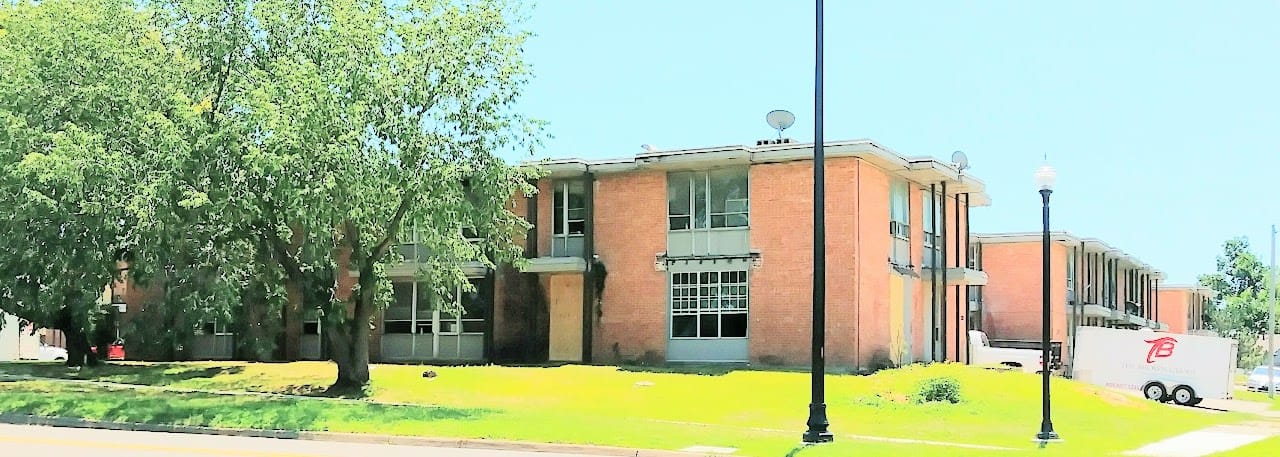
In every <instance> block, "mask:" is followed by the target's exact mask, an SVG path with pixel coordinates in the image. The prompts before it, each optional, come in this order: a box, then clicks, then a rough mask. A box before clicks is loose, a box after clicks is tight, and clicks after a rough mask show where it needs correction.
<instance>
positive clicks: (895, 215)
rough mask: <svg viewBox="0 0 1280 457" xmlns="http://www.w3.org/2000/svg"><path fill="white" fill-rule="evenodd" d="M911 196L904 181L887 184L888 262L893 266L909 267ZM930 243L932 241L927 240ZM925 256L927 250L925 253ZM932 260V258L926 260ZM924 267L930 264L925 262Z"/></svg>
mask: <svg viewBox="0 0 1280 457" xmlns="http://www.w3.org/2000/svg"><path fill="white" fill-rule="evenodd" d="M910 195H911V191H910V189H909V188H908V187H907V182H906V181H901V180H899V181H893V182H892V183H890V184H889V237H890V240H891V243H890V244H891V247H890V251H889V255H890V257H889V262H891V263H893V264H894V265H900V266H906V265H911V203H910V201H909V198H910ZM926 239H928V240H929V241H930V242H932V241H933V240H932V239H929V238H928V236H926ZM925 252H926V255H929V254H927V252H928V251H927V250H926V251H925ZM928 259H929V260H932V257H929V258H928ZM925 265H926V266H930V265H931V264H930V263H928V262H926V263H925Z"/></svg>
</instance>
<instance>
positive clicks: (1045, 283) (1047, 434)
mask: <svg viewBox="0 0 1280 457" xmlns="http://www.w3.org/2000/svg"><path fill="white" fill-rule="evenodd" d="M1057 179H1058V173H1057V172H1056V171H1054V170H1053V167H1051V166H1049V165H1048V164H1045V165H1044V166H1041V167H1040V169H1039V170H1036V185H1037V186H1039V187H1040V201H1041V204H1042V206H1043V208H1042V216H1043V232H1042V233H1043V238H1042V241H1041V257H1040V264H1041V265H1040V266H1041V267H1042V268H1043V269H1042V270H1041V274H1042V276H1041V281H1040V290H1041V292H1042V293H1043V297H1042V298H1043V302H1042V303H1041V317H1040V319H1041V333H1040V346H1041V347H1040V348H1041V351H1042V352H1041V356H1040V373H1041V380H1042V384H1041V389H1042V390H1041V396H1042V398H1041V400H1042V401H1041V405H1040V406H1041V411H1040V415H1041V417H1040V433H1037V434H1036V439H1037V440H1040V441H1053V440H1057V439H1058V434H1057V433H1056V432H1054V431H1053V421H1052V420H1050V419H1049V361H1050V360H1051V359H1050V356H1049V194H1052V193H1053V184H1054V182H1055V181H1057Z"/></svg>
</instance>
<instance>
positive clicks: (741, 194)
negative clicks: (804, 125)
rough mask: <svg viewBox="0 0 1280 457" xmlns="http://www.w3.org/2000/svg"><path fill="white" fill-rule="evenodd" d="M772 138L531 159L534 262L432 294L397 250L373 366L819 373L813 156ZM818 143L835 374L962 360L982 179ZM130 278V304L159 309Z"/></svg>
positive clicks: (931, 163)
mask: <svg viewBox="0 0 1280 457" xmlns="http://www.w3.org/2000/svg"><path fill="white" fill-rule="evenodd" d="M760 143H761V144H757V145H755V146H727V147H715V148H701V149H684V150H667V151H646V152H644V153H641V154H638V155H636V156H634V157H629V158H624V159H614V160H578V159H563V160H553V161H550V162H544V163H538V164H530V166H535V165H536V166H539V167H542V168H544V169H545V170H546V171H547V172H548V175H547V176H546V177H545V178H544V179H542V180H540V181H539V182H538V183H537V187H538V189H539V193H538V194H537V195H535V196H531V197H529V198H527V199H526V198H519V199H516V200H515V201H514V202H513V209H512V211H513V212H515V213H516V214H521V215H524V216H525V217H527V219H528V220H530V221H533V229H532V230H531V231H530V233H529V234H528V237H527V238H526V239H523V240H517V241H518V242H521V243H524V244H525V248H526V249H525V250H526V253H525V254H526V257H528V259H527V260H528V261H527V265H525V267H524V269H523V270H522V271H521V270H516V269H514V268H510V267H504V268H500V269H499V270H497V271H493V270H488V269H485V268H483V267H482V266H480V265H479V264H475V265H471V266H469V267H468V268H467V269H468V275H469V276H470V277H471V278H472V283H473V285H475V286H476V289H477V291H476V292H474V293H468V294H453V295H451V296H448V297H437V296H434V294H431V293H428V292H427V289H428V288H427V287H426V286H425V285H423V284H417V283H416V282H415V281H414V277H413V272H414V271H415V268H416V266H415V265H414V255H415V253H416V248H415V245H414V243H413V241H414V240H412V239H407V240H404V244H403V245H401V248H400V249H401V253H402V254H404V256H405V258H406V261H407V262H406V263H405V264H403V265H399V266H395V267H392V268H390V269H389V271H388V275H389V276H390V277H391V278H392V280H393V292H394V297H395V299H394V301H393V303H391V304H390V306H389V307H388V308H387V309H386V310H384V311H383V312H381V313H379V314H378V315H377V316H376V317H375V321H374V330H373V335H372V336H371V338H372V340H371V341H370V343H371V344H370V346H371V349H370V350H371V352H372V354H371V358H372V359H373V360H374V361H380V362H417V361H462V360H490V361H507V360H521V361H535V362H536V361H570V362H599V363H623V362H645V363H665V362H749V363H756V364H765V365H803V364H805V363H807V361H808V360H809V340H810V336H809V335H810V309H811V307H810V293H811V292H810V290H811V284H812V273H811V265H812V244H811V240H812V227H813V218H812V207H813V203H812V195H813V192H812V189H813V161H812V156H813V145H812V144H800V143H793V142H790V141H787V140H784V141H769V142H760ZM825 151H826V157H827V192H826V195H827V203H826V205H827V233H828V237H827V243H828V248H827V249H828V251H827V252H828V254H827V262H828V264H827V288H828V290H827V300H828V302H827V309H828V311H827V315H828V317H827V326H828V328H827V349H826V350H827V359H828V363H829V364H831V365H832V366H835V367H844V368H848V369H857V368H868V367H871V366H873V365H877V364H904V363H910V362H914V361H931V360H933V361H940V360H953V361H964V359H965V357H966V351H965V348H966V347H967V344H968V341H967V332H966V331H965V330H967V328H968V325H969V324H968V320H969V313H968V312H966V310H965V306H966V304H967V303H969V302H970V299H969V297H968V290H969V289H968V287H969V286H980V285H983V284H985V283H986V275H984V274H983V273H982V272H980V271H977V270H976V269H974V268H970V267H971V266H972V265H973V264H974V262H972V261H971V259H970V258H969V253H970V252H972V251H973V250H972V249H971V248H970V246H969V241H968V240H969V239H970V236H969V228H968V226H969V224H968V221H969V208H971V207H980V206H986V205H988V204H989V203H990V202H989V197H988V196H987V194H986V193H985V191H984V186H983V184H982V182H981V181H979V180H977V179H975V178H973V177H972V176H968V175H966V174H964V173H963V172H962V171H960V170H957V169H956V168H955V167H954V166H953V165H951V164H948V163H943V162H940V161H937V160H934V159H931V158H906V157H903V156H900V155H898V154H897V153H895V152H893V151H890V150H888V149H886V148H884V147H881V146H880V145H878V144H876V143H874V142H871V141H866V140H862V141H844V142H830V143H828V144H827V145H826V147H825ZM353 284H354V278H351V277H347V278H341V279H340V284H339V289H340V290H344V289H348V288H350V287H351V286H352V285H353ZM935 284H937V285H938V286H935ZM943 285H945V287H944V286H943ZM120 286H122V290H126V291H127V293H125V294H124V301H126V302H128V303H129V308H128V309H129V311H128V312H136V311H137V310H138V309H140V307H141V305H140V304H139V302H142V301H145V300H148V299H150V300H154V299H155V298H156V297H155V295H156V294H155V293H154V291H152V292H151V293H147V291H138V290H134V289H132V287H131V286H130V285H126V284H121V285H120ZM441 300H456V301H458V302H459V303H460V304H461V305H462V308H463V310H464V311H463V312H462V313H447V312H443V311H440V310H438V307H437V306H436V305H437V304H438V303H439V302H440V301H441ZM293 308H294V309H292V310H286V311H285V313H284V314H285V316H284V325H283V330H282V332H283V336H282V337H281V338H280V346H281V348H280V351H279V358H283V359H286V360H297V359H321V358H324V350H323V346H324V343H323V341H322V338H321V335H320V326H319V322H318V320H317V317H316V313H314V312H309V311H306V310H300V309H297V304H296V303H295V304H294V307H293ZM128 312H127V313H128ZM127 313H126V314H127ZM228 324H229V323H225V322H205V323H201V324H199V325H198V326H197V327H198V328H197V333H198V334H197V335H196V336H195V338H194V340H193V342H192V347H191V348H190V353H189V357H191V358H197V359H220V358H221V359H225V358H232V357H234V355H235V349H234V348H235V341H236V338H237V335H236V334H235V332H234V331H233V326H230V325H228Z"/></svg>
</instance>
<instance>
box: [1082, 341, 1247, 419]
mask: <svg viewBox="0 0 1280 457" xmlns="http://www.w3.org/2000/svg"><path fill="white" fill-rule="evenodd" d="M1236 349H1237V348H1236V341H1235V340H1233V339H1229V338H1218V337H1211V336H1197V335H1183V334H1177V333H1165V332H1153V331H1150V330H1122V329H1113V328H1103V327H1088V326H1085V327H1079V328H1078V329H1077V331H1076V341H1075V349H1074V350H1073V351H1072V353H1073V354H1074V356H1073V363H1074V364H1075V365H1074V366H1075V369H1074V373H1073V374H1074V376H1073V377H1074V378H1075V379H1077V380H1080V381H1084V382H1088V383H1091V384H1096V385H1099V386H1103V387H1110V388H1116V389H1126V390H1136V391H1139V392H1142V395H1143V396H1144V397H1146V398H1148V399H1151V400H1155V401H1159V402H1166V401H1170V400H1172V401H1173V402H1174V403H1177V404H1179V405H1188V406H1190V405H1195V404H1198V403H1200V401H1201V400H1203V399H1205V398H1214V399H1229V398H1232V394H1231V392H1232V381H1233V376H1234V374H1235V371H1236Z"/></svg>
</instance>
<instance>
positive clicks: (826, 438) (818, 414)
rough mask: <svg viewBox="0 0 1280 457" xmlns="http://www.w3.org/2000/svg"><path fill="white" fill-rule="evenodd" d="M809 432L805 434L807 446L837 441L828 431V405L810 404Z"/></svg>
mask: <svg viewBox="0 0 1280 457" xmlns="http://www.w3.org/2000/svg"><path fill="white" fill-rule="evenodd" d="M807 424H808V425H809V430H806V431H805V432H804V442H805V444H818V443H830V442H832V441H834V440H835V435H832V434H831V431H830V430H827V425H828V424H829V423H828V422H827V404H826V403H810V404H809V420H808V422H807Z"/></svg>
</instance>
